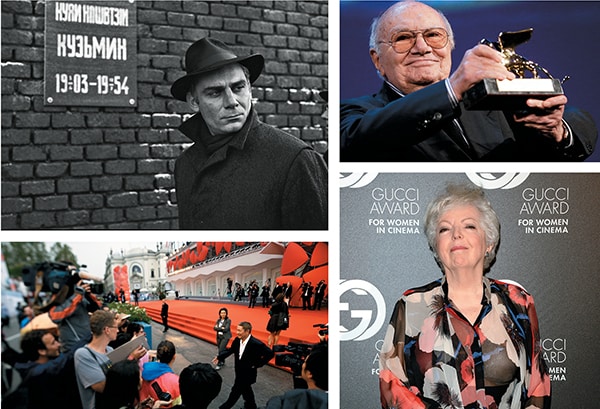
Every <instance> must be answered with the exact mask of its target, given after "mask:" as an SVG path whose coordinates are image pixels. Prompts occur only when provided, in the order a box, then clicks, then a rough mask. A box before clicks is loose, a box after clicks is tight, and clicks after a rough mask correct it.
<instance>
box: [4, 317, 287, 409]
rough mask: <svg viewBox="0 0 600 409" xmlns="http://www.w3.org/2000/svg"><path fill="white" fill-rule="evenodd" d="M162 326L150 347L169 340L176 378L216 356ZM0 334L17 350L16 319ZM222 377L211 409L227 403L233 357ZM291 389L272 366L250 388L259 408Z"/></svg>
mask: <svg viewBox="0 0 600 409" xmlns="http://www.w3.org/2000/svg"><path fill="white" fill-rule="evenodd" d="M162 329H163V327H162V325H159V324H157V323H156V322H152V344H153V347H154V348H156V346H157V345H158V343H159V342H160V341H162V340H163V339H168V340H169V341H171V342H173V343H174V344H175V348H176V349H177V357H176V359H175V363H174V365H173V370H174V371H175V373H177V374H179V373H180V372H181V371H182V370H183V368H185V367H186V366H188V365H190V364H192V363H196V362H205V363H210V361H211V360H212V359H213V357H214V356H215V355H216V352H217V348H216V346H215V345H213V344H210V343H208V342H205V341H201V340H199V339H196V338H193V337H191V336H189V335H187V334H184V333H182V332H179V331H177V330H173V329H169V331H167V332H166V333H163V332H162ZM3 333H4V336H5V337H6V339H7V340H8V342H9V344H10V345H11V346H12V347H13V348H15V349H17V350H20V349H19V342H20V337H19V332H18V326H17V323H16V318H13V319H11V325H10V326H9V327H5V328H3ZM219 373H220V374H221V376H222V377H223V385H222V387H221V392H220V393H219V396H217V398H216V399H215V400H214V401H213V403H212V404H211V405H210V406H209V408H210V409H214V408H218V406H219V405H220V404H221V403H223V402H225V400H227V397H228V395H229V391H230V390H231V386H232V385H233V380H234V373H233V357H229V358H227V362H226V364H225V366H224V367H223V368H222V369H221V370H220V371H219ZM292 388H293V380H292V375H291V373H289V372H286V371H283V370H281V369H277V368H274V367H271V366H265V367H263V368H260V369H259V370H258V381H257V383H256V384H255V385H254V386H253V389H254V394H255V396H256V403H257V404H258V406H259V407H261V406H264V405H265V404H266V403H267V400H268V399H269V398H270V397H271V396H275V395H281V394H283V393H284V392H285V391H287V390H290V389H292ZM238 407H243V399H242V398H240V400H239V401H238V403H237V405H236V406H234V408H238Z"/></svg>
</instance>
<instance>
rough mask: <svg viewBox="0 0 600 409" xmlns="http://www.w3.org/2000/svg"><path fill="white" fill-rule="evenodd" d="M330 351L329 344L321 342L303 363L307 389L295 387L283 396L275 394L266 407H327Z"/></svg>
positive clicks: (318, 408)
mask: <svg viewBox="0 0 600 409" xmlns="http://www.w3.org/2000/svg"><path fill="white" fill-rule="evenodd" d="M327 360H328V353H327V344H325V343H322V344H319V345H317V346H315V347H313V349H312V350H311V352H310V354H309V355H308V356H307V357H306V359H305V360H304V363H303V364H302V372H301V373H302V379H304V381H306V384H307V388H306V389H293V390H291V391H288V392H286V393H284V394H283V395H281V396H274V397H272V398H271V399H269V401H268V402H267V406H266V407H265V409H284V408H285V409H327V402H328V395H327V389H328V386H329V385H328V376H329V370H328V363H327Z"/></svg>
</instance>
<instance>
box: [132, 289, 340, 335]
mask: <svg viewBox="0 0 600 409" xmlns="http://www.w3.org/2000/svg"><path fill="white" fill-rule="evenodd" d="M167 303H168V304H169V327H170V328H174V329H177V330H179V331H181V332H185V333H186V334H190V335H192V336H194V337H197V338H200V339H202V340H205V341H208V342H211V343H213V344H216V333H215V331H214V330H213V326H214V325H215V322H216V321H217V318H218V317H219V309H220V308H221V307H225V308H227V310H228V311H229V318H231V334H232V336H234V337H235V334H236V331H235V330H236V328H237V324H238V323H240V322H241V321H248V322H250V323H251V324H252V335H253V336H255V337H256V338H258V339H260V340H261V341H263V342H264V343H265V344H266V343H267V338H268V336H269V332H268V331H267V329H266V328H267V322H268V321H269V314H268V311H269V309H268V308H263V307H262V305H261V304H260V298H259V302H258V303H257V306H256V307H254V308H248V303H247V302H246V301H244V302H231V301H230V302H227V301H225V302H220V301H216V300H215V301H208V300H207V301H190V300H168V301H167ZM140 307H143V308H145V309H146V312H147V313H148V315H149V316H150V317H151V318H152V319H153V320H154V321H156V322H158V323H159V324H162V319H161V318H160V309H161V307H162V301H145V302H140ZM327 322H328V318H327V309H321V310H320V311H316V310H315V311H312V310H304V311H303V310H302V308H293V307H292V308H290V327H289V328H288V329H287V330H285V331H281V336H280V337H279V342H278V344H287V343H288V342H289V341H292V342H302V343H308V344H315V343H318V342H319V337H318V332H319V328H313V325H314V324H326V323H327Z"/></svg>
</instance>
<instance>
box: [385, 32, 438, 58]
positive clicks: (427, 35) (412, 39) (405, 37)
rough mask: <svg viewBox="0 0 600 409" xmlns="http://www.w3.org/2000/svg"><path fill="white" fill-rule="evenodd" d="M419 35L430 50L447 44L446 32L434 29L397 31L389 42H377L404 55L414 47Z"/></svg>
mask: <svg viewBox="0 0 600 409" xmlns="http://www.w3.org/2000/svg"><path fill="white" fill-rule="evenodd" d="M419 34H421V35H422V36H423V40H425V42H426V43H427V45H429V46H430V47H431V48H435V49H439V48H444V47H445V46H446V44H448V38H449V35H448V32H447V31H446V30H444V29H443V28H439V27H434V28H428V29H427V30H404V31H397V32H395V33H394V34H393V35H392V39H391V40H390V41H379V42H378V43H379V44H381V43H383V44H387V45H389V46H391V47H392V48H393V49H394V51H395V52H397V53H398V54H402V53H406V52H408V51H409V50H410V49H411V48H413V47H414V45H415V43H416V42H417V36H418V35H419Z"/></svg>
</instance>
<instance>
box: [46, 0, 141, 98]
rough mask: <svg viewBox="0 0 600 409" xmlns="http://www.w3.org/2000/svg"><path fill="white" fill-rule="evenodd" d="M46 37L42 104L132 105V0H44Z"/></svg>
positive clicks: (134, 57) (134, 76)
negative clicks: (45, 0)
mask: <svg viewBox="0 0 600 409" xmlns="http://www.w3.org/2000/svg"><path fill="white" fill-rule="evenodd" d="M45 40H46V44H45V58H44V104H45V105H47V106H121V107H123V106H127V107H134V106H136V105H137V55H136V52H137V51H136V50H137V47H136V44H137V24H136V4H135V1H134V0H127V1H77V0H75V1H73V0H72V1H54V0H49V1H47V2H46V35H45Z"/></svg>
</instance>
